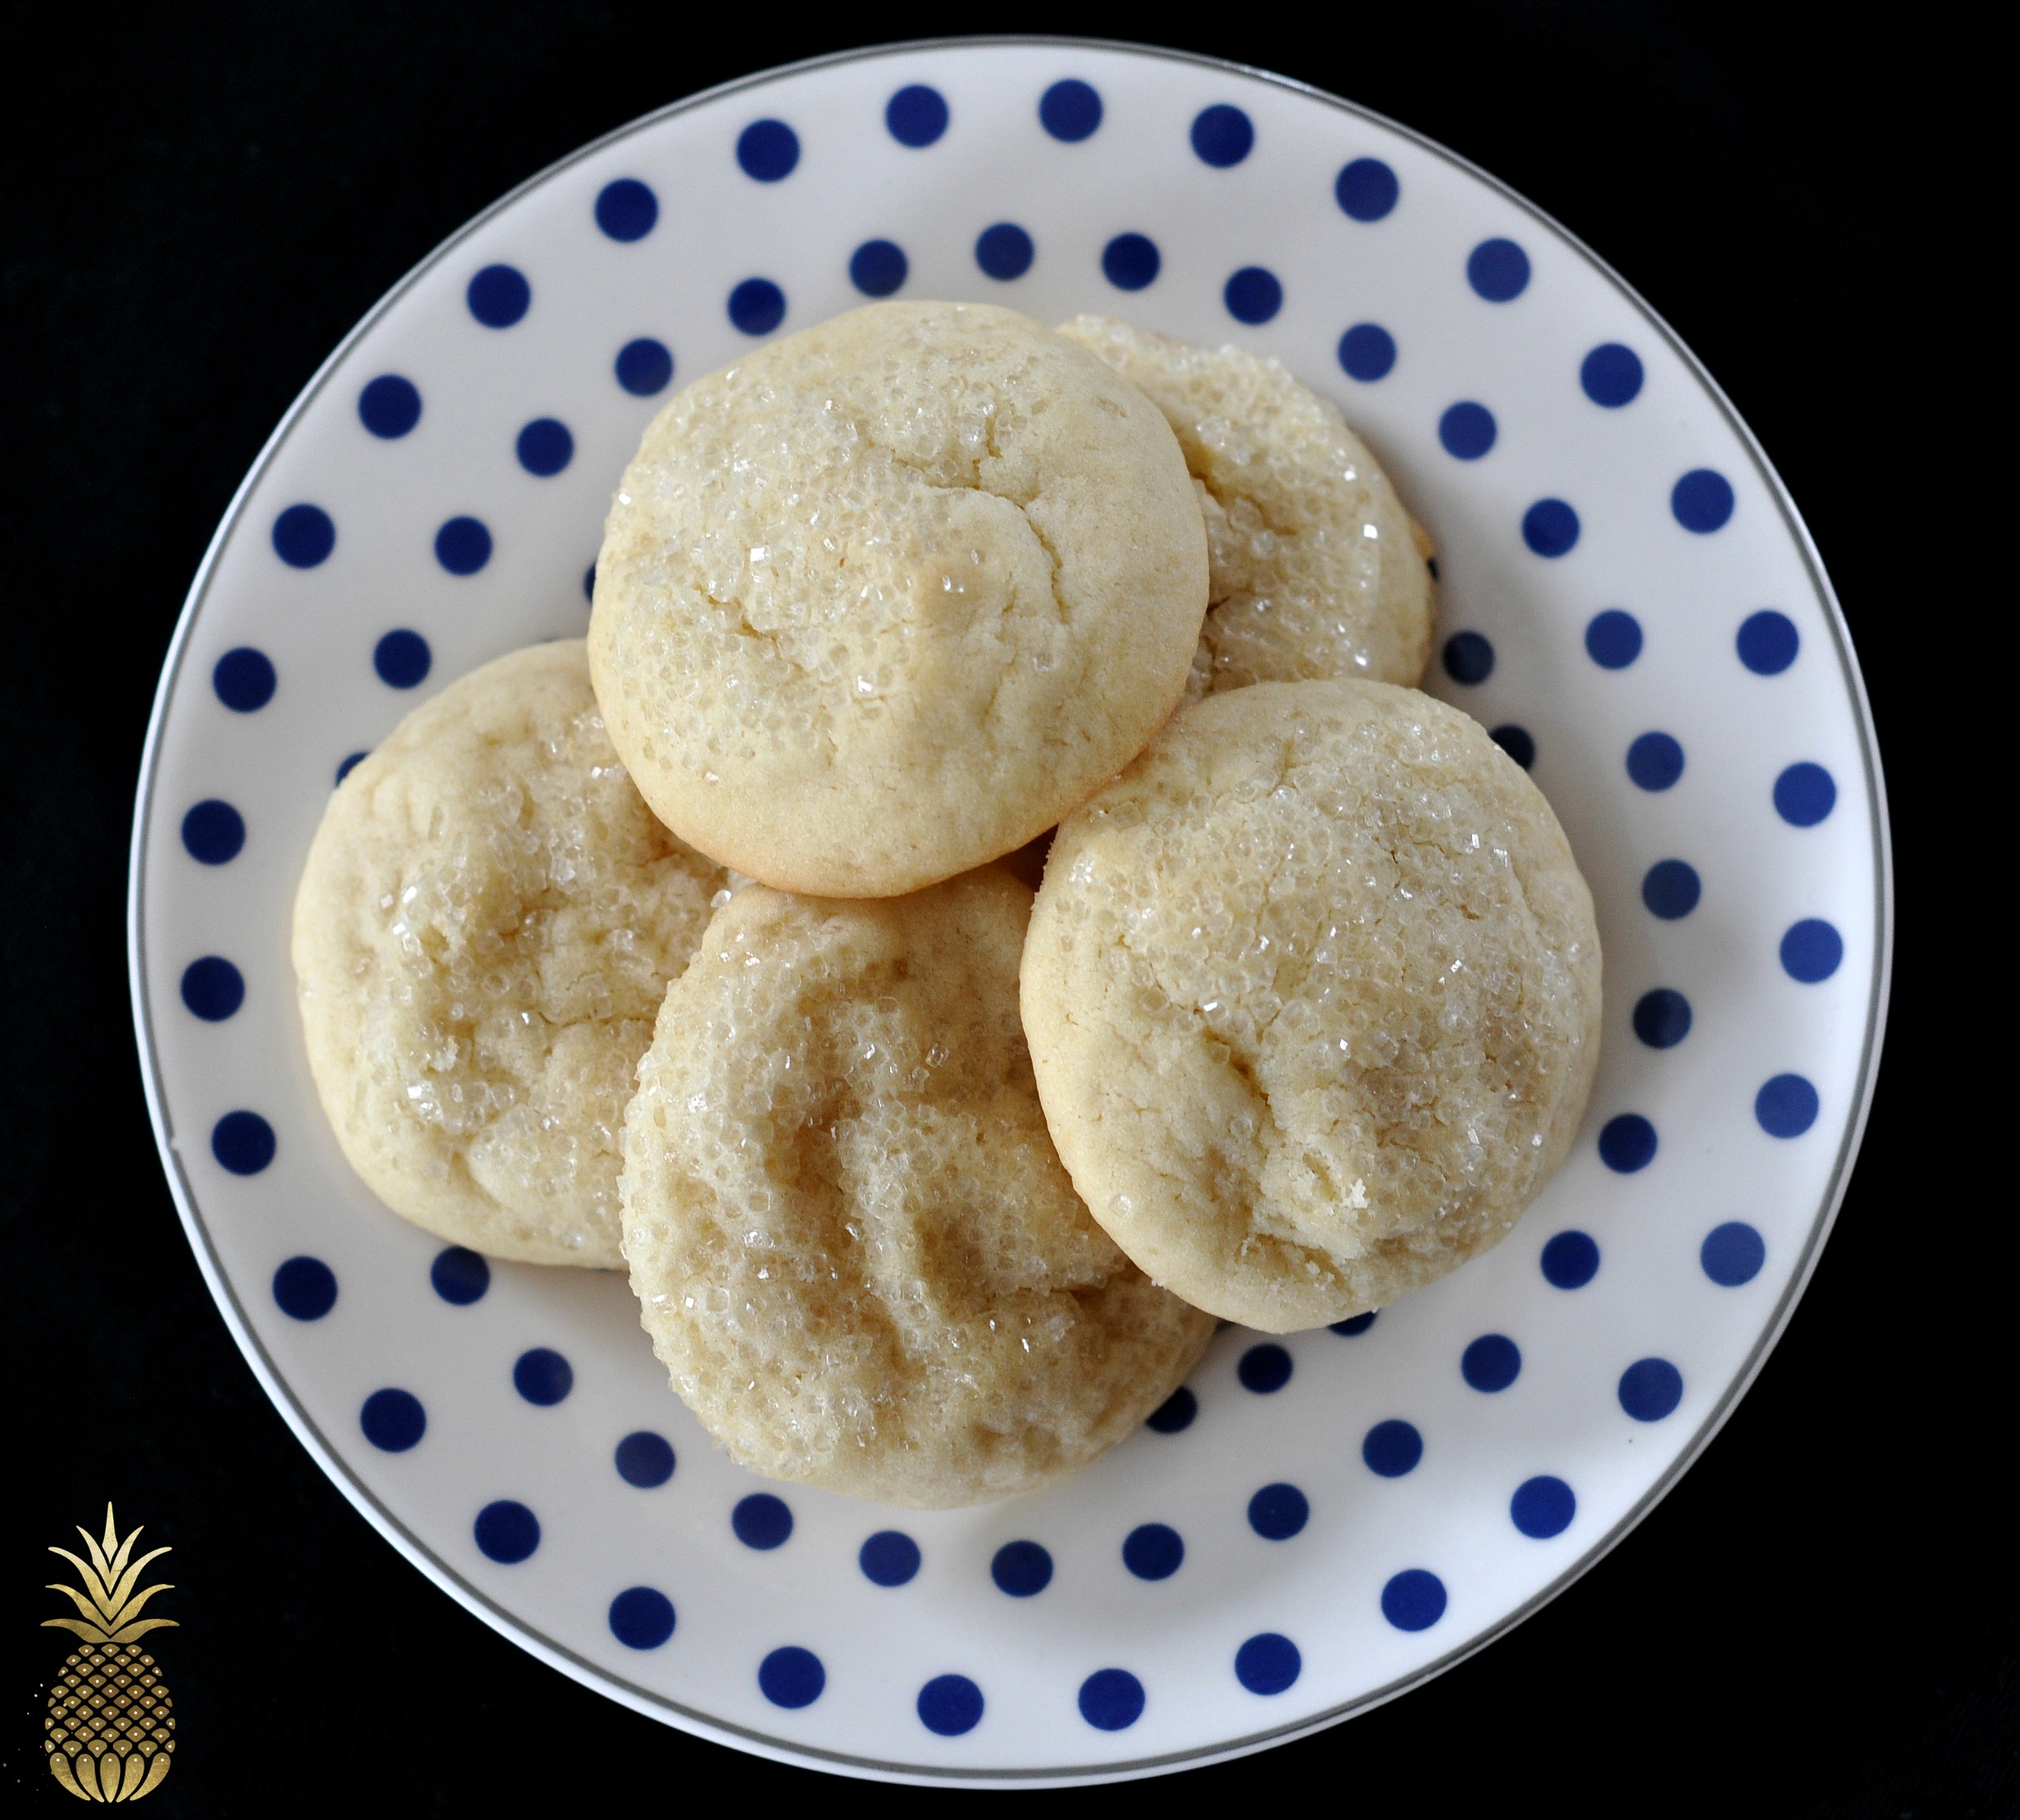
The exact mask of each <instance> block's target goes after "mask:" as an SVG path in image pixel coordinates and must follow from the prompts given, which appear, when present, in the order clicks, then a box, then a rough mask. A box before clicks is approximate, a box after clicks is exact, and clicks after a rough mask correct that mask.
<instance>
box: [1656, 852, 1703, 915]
mask: <svg viewBox="0 0 2020 1820" xmlns="http://www.w3.org/2000/svg"><path fill="white" fill-rule="evenodd" d="M1703 894H1704V885H1703V882H1702V881H1701V880H1700V879H1699V878H1698V876H1697V867H1695V866H1692V865H1691V864H1690V863H1689V862H1688V861H1685V860H1657V861H1656V862H1655V864H1654V865H1653V866H1650V867H1649V868H1648V871H1647V875H1645V876H1644V877H1643V878H1642V903H1643V904H1645V905H1647V908H1648V914H1649V915H1652V916H1659V917H1661V918H1662V920H1663V921H1664V922H1666V923H1673V922H1675V921H1676V920H1677V918H1678V917H1680V916H1688V915H1690V913H1691V912H1692V910H1696V909H1697V900H1698V899H1699V898H1700V897H1701V896H1702V895H1703Z"/></svg>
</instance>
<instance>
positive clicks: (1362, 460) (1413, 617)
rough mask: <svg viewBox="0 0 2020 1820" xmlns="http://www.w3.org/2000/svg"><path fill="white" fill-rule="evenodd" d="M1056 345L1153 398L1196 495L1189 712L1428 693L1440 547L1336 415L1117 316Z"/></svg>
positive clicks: (1211, 353) (1232, 360)
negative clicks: (1389, 686)
mask: <svg viewBox="0 0 2020 1820" xmlns="http://www.w3.org/2000/svg"><path fill="white" fill-rule="evenodd" d="M1059 333H1061V334H1062V335H1064V336H1065V337H1066V338H1068V339H1069V341H1074V342H1077V343H1079V344H1080V345H1081V346H1082V347H1084V348H1087V349H1088V350H1089V352H1090V353H1094V354H1096V355H1098V356H1099V358H1101V359H1102V360H1104V361H1105V362H1106V363H1108V364H1109V366H1111V367H1114V369H1115V370H1116V372H1119V373H1121V374H1122V375H1123V377H1124V378H1126V379H1128V380H1129V381H1130V382H1131V383H1133V385H1135V386H1136V387H1138V389H1139V390H1141V391H1143V392H1145V393H1146V394H1148V397H1150V399H1151V401H1152V402H1153V403H1154V404H1156V406H1157V407H1158V409H1159V410H1161V411H1162V412H1163V413H1164V415H1165V417H1166V418H1167V419H1168V421H1169V422H1170V424H1171V427H1172V429H1173V432H1175V433H1176V435H1177V436H1178V445H1179V446H1180V447H1181V448H1182V449H1183V450H1184V451H1185V462H1186V466H1187V468H1188V470H1189V471H1190V472H1191V473H1192V475H1193V482H1194V485H1195V486H1197V487H1198V494H1199V503H1200V510H1201V511H1202V512H1203V515H1205V518H1206V525H1207V543H1208V550H1209V552H1210V560H1211V568H1212V574H1211V579H1210V580H1209V583H1208V594H1209V599H1210V603H1211V604H1210V605H1209V607H1208V612H1207V619H1206V624H1205V626H1204V628H1203V629H1202V631H1201V634H1200V640H1199V648H1198V652H1197V653H1196V654H1195V655H1194V657H1193V673H1192V676H1191V678H1190V679H1189V680H1188V683H1187V684H1186V697H1187V699H1188V700H1196V699H1198V698H1199V697H1200V696H1203V695H1209V694H1215V693H1218V692H1219V691H1221V690H1222V689H1230V688H1247V687H1248V685H1249V684H1250V683H1296V682H1304V681H1313V680H1319V679H1322V678H1328V677H1340V678H1356V679H1359V680H1361V681H1366V682H1371V683H1405V684H1407V685H1409V686H1410V687H1413V688H1414V687H1415V685H1416V684H1417V683H1419V682H1420V681H1422V680H1423V677H1424V667H1425V664H1426V663H1428V662H1429V661H1430V649H1431V622H1432V619H1433V618H1434V617H1435V613H1436V608H1437V601H1436V597H1435V588H1434V586H1433V583H1432V578H1431V573H1430V568H1429V566H1428V564H1429V559H1430V555H1431V542H1430V538H1429V537H1428V536H1427V535H1425V531H1424V530H1423V527H1422V526H1420V525H1419V524H1418V523H1417V522H1416V520H1415V519H1413V518H1412V517H1411V516H1410V514H1409V513H1408V512H1407V511H1406V510H1405V509H1404V506H1403V503H1402V501H1400V500H1399V499H1398V498H1397V497H1396V493H1395V487H1394V486H1392V485H1391V484H1390V480H1389V476H1387V475H1386V474H1385V473H1384V472H1383V471H1382V469H1381V465H1380V462H1378V461H1376V460H1375V457H1374V456H1373V455H1372V454H1371V453H1370V452H1369V450H1368V447H1367V445H1366V443H1364V442H1363V441H1361V438H1360V437H1357V436H1356V435H1355V434H1354V432H1352V431H1351V430H1350V429H1349V428H1348V427H1346V420H1345V419H1344V418H1343V417H1341V415H1340V413H1339V412H1338V411H1337V410H1336V408H1335V407H1334V406H1333V405H1332V404H1331V402H1330V401H1329V400H1327V399H1326V398H1323V397H1321V396H1320V395H1319V394H1318V393H1317V392H1314V391H1312V390H1311V387H1309V386H1306V385H1305V384H1303V383H1302V382H1300V381H1299V380H1297V379H1296V378H1294V377H1292V375H1291V374H1290V373H1289V372H1287V371H1286V370H1285V369H1284V368H1283V367H1282V366H1281V365H1280V364H1279V363H1277V362H1276V361H1274V360H1264V359H1261V358H1257V356H1256V355H1254V354H1251V353H1244V352H1242V350H1241V349H1240V348H1193V347H1188V345H1187V344H1186V343H1183V342H1178V341H1172V340H1170V339H1168V338H1166V337H1164V336H1163V335H1151V334H1145V333H1142V332H1141V331H1139V330H1137V329H1133V328H1130V327H1129V325H1128V324H1127V323H1120V322H1118V321H1117V320H1116V319H1115V318H1114V317H1109V316H1077V317H1075V318H1074V319H1073V321H1071V322H1069V323H1063V324H1061V325H1060V328H1059Z"/></svg>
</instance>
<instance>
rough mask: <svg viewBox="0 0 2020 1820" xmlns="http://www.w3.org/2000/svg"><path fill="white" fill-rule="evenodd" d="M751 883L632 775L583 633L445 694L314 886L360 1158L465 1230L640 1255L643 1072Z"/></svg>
mask: <svg viewBox="0 0 2020 1820" xmlns="http://www.w3.org/2000/svg"><path fill="white" fill-rule="evenodd" d="M727 884H728V879H727V876H726V875H725V874H724V871H723V869H722V868H721V867H720V866H716V865H715V864H714V862H713V861H709V860H706V859H704V858H703V857H702V856H701V855H699V854H698V853H695V852H693V851H690V850H689V849H688V848H687V847H685V846H682V845H681V843H680V842H679V841H677V840H675V839H674V836H672V835H671V834H669V833H668V832H667V831H666V830H665V829H664V828H663V827H662V826H660V825H659V823H658V822H657V821H654V819H653V817H652V816H651V814H650V812H649V811H648V810H647V809H646V807H645V802H644V801H643V799H642V798H640V795H639V793H638V792H637V791H636V790H635V789H634V788H633V787H632V785H631V781H630V778H629V777H626V776H625V771H624V767H622V766H621V765H620V764H619V762H618V761H617V755H616V753H615V752H613V751H612V750H611V749H610V740H609V737H607V736H606V735H605V732H604V729H603V722H602V720H601V718H600V717H599V715H598V713H597V711H596V703H595V698H594V697H593V696H592V695H591V693H590V683H589V665H588V663H587V661H586V658H585V654H584V650H583V645H582V641H581V640H580V639H568V640H565V641H561V642H559V643H556V644H538V645H535V646H533V647H532V648H531V649H529V650H524V651H516V652H514V653H512V654H511V655H510V656H509V657H502V658H499V659H498V660H497V661H496V663H487V664H486V665H485V666H484V667H483V668H482V669H480V670H477V671H475V672H473V673H472V674H470V675H468V676H466V677H464V678H462V680H461V681H459V682H457V683H451V684H450V686H449V687H448V688H446V689H444V690H443V691H442V693H441V694H439V695H437V696H436V697H435V698H433V699H432V701H429V702H427V703H423V704H422V706H421V707H420V708H417V709H416V710H415V711H414V712H413V713H412V714H410V715H408V716H407V718H406V719H405V720H404V721H403V722H402V723H400V725H399V727H398V728H397V729H395V731H394V732H393V733H392V735H391V736H390V737H388V738H387V740H386V741H385V742H383V744H382V745H381V746H380V747H379V748H378V751H376V752H373V753H372V754H371V755H370V756H369V757H367V758H365V759H364V760H363V762H361V763H359V764H358V766H357V767H356V768H355V769H354V770H353V771H352V772H351V773H350V775H349V776H348V777H346V778H345V779H344V780H343V782H342V783H341V784H340V785H338V788H337V792H336V794H335V795H334V796H333V797H331V799H330V802H329V806H328V809H327V810H326V811H324V812H323V822H322V826H320V827H319V829H318V830H317V831H316V836H315V841H314V845H313V846H311V848H310V849H309V863H308V866H307V867H306V869H305V870H304V872H303V875H302V882H301V887H300V890H299V893H298V895H297V896H296V898H295V905H294V970H295V977H296V981H297V985H298V988H299V995H300V1002H301V1010H302V1023H303V1027H304V1032H305V1033H306V1035H307V1038H308V1044H309V1065H310V1068H311V1069H312V1071H313V1072H314V1077H315V1083H316V1090H317V1092H319V1094H320V1095H321V1097H322V1100H323V1109H324V1111H325V1112H328V1115H329V1121H330V1123H331V1124H332V1125H333V1127H335V1129H336V1133H337V1139H338V1142H339V1143H340V1144H341V1145H342V1146H343V1152H344V1155H345V1156H346V1157H348V1158H349V1159H350V1162H351V1164H352V1166H353V1168H355V1169H356V1170H357V1171H358V1174H359V1175H360V1176H363V1178H364V1180H365V1181H366V1183H367V1185H368V1186H370V1187H371V1189H372V1190H373V1192H374V1193H376V1194H377V1195H378V1196H379V1198H380V1199H381V1200H382V1201H384V1202H385V1203H386V1204H387V1206H389V1207H391V1208H392V1209H393V1211H394V1212H396V1213H398V1214H401V1215H403V1216H404V1217H406V1218H407V1219H408V1220H411V1221H413V1222H414V1224H415V1225H417V1226H425V1227H426V1228H427V1230H428V1231H431V1232H433V1233H437V1234H438V1235H440V1236H442V1237H443V1238H445V1239H449V1240H454V1241H455V1242H456V1243H457V1244H459V1245H469V1246H471V1247H472V1249H474V1250H479V1251H486V1252H489V1253H490V1254H491V1255H493V1256H494V1257H503V1258H516V1259H520V1260H524V1261H526V1262H529V1263H535V1264H584V1265H599V1266H601V1267H603V1268H605V1269H614V1268H615V1267H617V1266H618V1265H620V1264H621V1263H622V1262H623V1258H622V1256H621V1255H620V1252H619V1250H618V1240H619V1221H618V1196H617V1177H618V1168H619V1162H620V1157H619V1151H618V1127H619V1126H620V1123H621V1122H622V1120H623V1117H624V1109H625V1102H626V1101H627V1100H628V1099H629V1098H630V1094H631V1091H632V1084H633V1083H632V1071H633V1068H635V1065H636V1063H637V1062H638V1058H639V1056H640V1053H642V1052H643V1051H644V1049H645V1045H646V1043H647V1042H648V1041H649V1039H650V1038H651V1035H652V1027H653V1026H652V1020H653V1018H654V1014H656V1012H657V1011H658V1009H659V1004H660V1001H661V1000H662V999H664V997H665V994H666V985H667V982H668V981H669V979H672V978H673V977H674V975H675V974H679V972H680V970H681V969H682V968H683V967H684V966H685V965H686V964H687V960H688V957H689V954H692V953H693V952H694V947H695V945H696V944H697V943H698V942H699V940H700V939H701V935H702V931H703V930H704V929H705V928H706V927H707V926H708V920H709V911H710V900H711V898H712V897H713V896H714V895H715V894H716V893H717V892H719V891H720V890H724V888H725V886H726V885H727Z"/></svg>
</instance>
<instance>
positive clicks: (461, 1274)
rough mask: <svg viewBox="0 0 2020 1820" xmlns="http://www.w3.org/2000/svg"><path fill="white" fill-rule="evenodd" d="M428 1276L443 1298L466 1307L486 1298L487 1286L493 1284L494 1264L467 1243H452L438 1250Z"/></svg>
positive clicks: (429, 1267)
mask: <svg viewBox="0 0 2020 1820" xmlns="http://www.w3.org/2000/svg"><path fill="white" fill-rule="evenodd" d="M427 1280H428V1281H429V1282H430V1283H432V1285H434V1289H435V1293H436V1294H437V1295H439V1296H440V1297H441V1298H442V1300H443V1301H445V1302H452V1303H453V1304H454V1305H456V1306H457V1307H458V1308H467V1307H469V1305H471V1304H472V1302H481V1301H482V1300H484V1292H485V1290H487V1289H489V1288H490V1287H491V1265H488V1264H487V1263H486V1262H485V1261H484V1259H483V1257H482V1255H481V1254H479V1253H477V1252H476V1251H472V1250H470V1249H469V1248H468V1247H467V1246H465V1245H450V1246H449V1247H448V1248H447V1250H442V1251H437V1253H436V1254H435V1261H434V1262H433V1263H432V1264H431V1265H429V1266H428V1271H427Z"/></svg>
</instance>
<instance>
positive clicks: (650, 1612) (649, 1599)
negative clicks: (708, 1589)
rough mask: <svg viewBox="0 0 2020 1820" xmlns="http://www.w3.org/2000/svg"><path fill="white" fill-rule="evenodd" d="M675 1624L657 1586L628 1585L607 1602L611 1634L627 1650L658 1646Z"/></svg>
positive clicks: (671, 1604)
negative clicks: (608, 1603) (608, 1604)
mask: <svg viewBox="0 0 2020 1820" xmlns="http://www.w3.org/2000/svg"><path fill="white" fill-rule="evenodd" d="M485 1552H486V1554H489V1553H490V1552H491V1551H490V1550H489V1549H486V1550H485ZM673 1634H674V1602H673V1601H672V1600H670V1599H669V1598H668V1597H667V1596H666V1595H665V1594H664V1593H663V1592H661V1591H659V1589H658V1588H657V1587H654V1586H629V1587H627V1588H626V1589H625V1591H622V1592H620V1593H619V1594H618V1596H616V1597H615V1599H613V1600H612V1601H610V1635H612V1636H614V1637H615V1638H616V1639H617V1640H618V1641H619V1642H620V1643H621V1644H623V1645H624V1646H625V1648H626V1649H627V1650H656V1649H658V1648H659V1645H661V1644H663V1643H664V1642H665V1641H666V1640H667V1639H668V1638H669V1637H670V1636H671V1635H673Z"/></svg>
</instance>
